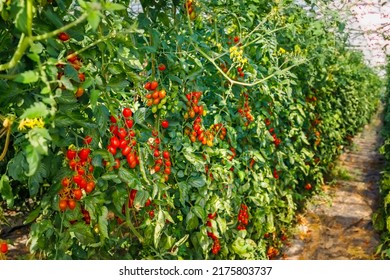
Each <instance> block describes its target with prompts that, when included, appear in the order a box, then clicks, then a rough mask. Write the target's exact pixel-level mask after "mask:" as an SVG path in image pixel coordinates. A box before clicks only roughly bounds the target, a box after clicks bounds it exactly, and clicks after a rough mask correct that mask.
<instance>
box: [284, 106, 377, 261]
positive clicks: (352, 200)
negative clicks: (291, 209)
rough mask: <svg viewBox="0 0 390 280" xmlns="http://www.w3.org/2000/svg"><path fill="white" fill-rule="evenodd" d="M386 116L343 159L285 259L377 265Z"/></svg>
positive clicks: (307, 214) (371, 125) (303, 221)
mask: <svg viewBox="0 0 390 280" xmlns="http://www.w3.org/2000/svg"><path fill="white" fill-rule="evenodd" d="M382 111H383V109H382V108H381V109H379V110H378V112H377V114H376V115H375V116H374V117H373V119H372V121H371V123H369V124H368V125H366V126H365V127H364V129H363V131H362V132H361V133H360V134H358V135H357V136H356V137H355V138H354V139H353V144H352V147H351V149H350V150H349V151H347V152H345V153H344V154H342V155H341V156H340V157H339V160H338V161H337V162H336V166H337V167H336V170H338V172H337V175H336V177H335V180H334V182H333V183H332V184H331V185H330V186H329V185H325V186H324V187H323V188H324V194H323V195H321V196H320V197H316V198H315V199H314V200H313V201H311V202H310V204H308V206H307V209H306V210H305V211H306V212H305V213H303V214H301V215H299V216H298V226H297V228H296V231H295V233H296V234H295V235H294V237H293V239H292V240H291V242H290V246H289V247H287V248H286V249H285V251H284V258H285V259H295V260H297V259H301V260H340V259H343V260H369V259H375V258H376V257H375V251H376V246H377V245H379V234H378V233H376V232H375V231H374V229H373V226H372V221H371V217H372V214H373V212H374V211H375V209H376V207H377V204H378V198H379V179H380V171H381V170H382V169H383V164H384V162H383V159H382V157H381V155H380V154H379V153H378V148H379V146H380V144H381V143H382V139H381V137H380V129H381V127H382Z"/></svg>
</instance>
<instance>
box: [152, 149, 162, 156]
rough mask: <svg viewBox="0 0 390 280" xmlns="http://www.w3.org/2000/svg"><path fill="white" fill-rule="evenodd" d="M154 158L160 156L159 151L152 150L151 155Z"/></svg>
mask: <svg viewBox="0 0 390 280" xmlns="http://www.w3.org/2000/svg"><path fill="white" fill-rule="evenodd" d="M153 155H154V157H159V156H160V151H159V150H157V149H156V150H154V153H153Z"/></svg>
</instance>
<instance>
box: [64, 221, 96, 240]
mask: <svg viewBox="0 0 390 280" xmlns="http://www.w3.org/2000/svg"><path fill="white" fill-rule="evenodd" d="M69 231H70V232H73V233H74V235H75V236H76V238H77V239H78V241H79V242H80V243H81V244H82V245H85V246H88V245H90V244H93V243H95V238H94V236H93V233H92V228H91V227H89V226H88V225H86V224H85V223H75V224H74V225H72V226H71V227H70V228H69Z"/></svg>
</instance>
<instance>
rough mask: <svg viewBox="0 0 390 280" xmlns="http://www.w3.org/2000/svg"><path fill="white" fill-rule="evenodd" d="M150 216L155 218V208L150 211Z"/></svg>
mask: <svg viewBox="0 0 390 280" xmlns="http://www.w3.org/2000/svg"><path fill="white" fill-rule="evenodd" d="M149 217H150V218H151V219H153V218H154V210H150V211H149Z"/></svg>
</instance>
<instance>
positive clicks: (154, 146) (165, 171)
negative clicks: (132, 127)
mask: <svg viewBox="0 0 390 280" xmlns="http://www.w3.org/2000/svg"><path fill="white" fill-rule="evenodd" d="M162 126H163V127H167V126H166V125H163V124H162ZM152 135H153V138H150V139H149V148H150V150H151V151H153V157H154V166H153V167H152V173H153V174H155V173H162V175H161V180H162V182H167V181H168V179H169V174H171V166H172V163H171V159H170V158H171V155H170V153H169V151H167V150H165V151H163V152H161V150H160V145H161V140H160V138H159V137H158V132H157V131H153V132H152Z"/></svg>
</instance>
